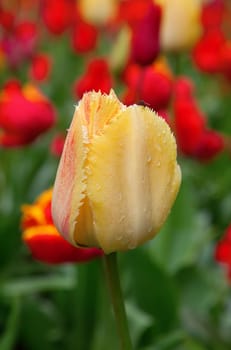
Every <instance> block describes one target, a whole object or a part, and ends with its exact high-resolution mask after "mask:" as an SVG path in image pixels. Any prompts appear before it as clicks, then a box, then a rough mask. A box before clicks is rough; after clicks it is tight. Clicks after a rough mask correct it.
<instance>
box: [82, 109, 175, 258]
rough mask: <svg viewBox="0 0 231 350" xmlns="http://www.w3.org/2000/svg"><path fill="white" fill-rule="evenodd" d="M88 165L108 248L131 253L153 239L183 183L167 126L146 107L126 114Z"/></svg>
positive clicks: (93, 150) (100, 233) (95, 147)
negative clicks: (130, 251)
mask: <svg viewBox="0 0 231 350" xmlns="http://www.w3.org/2000/svg"><path fill="white" fill-rule="evenodd" d="M88 164H89V170H90V172H89V175H88V180H87V195H88V198H89V201H90V203H91V204H90V205H91V210H92V213H93V221H94V229H95V235H96V238H97V241H98V242H99V245H100V246H101V247H102V249H103V250H104V251H105V252H106V253H110V252H112V251H116V250H127V249H129V248H130V249H131V248H134V247H136V246H137V245H140V244H141V243H143V242H145V241H146V240H148V239H150V238H152V237H153V236H154V235H155V233H156V232H157V231H158V230H159V228H160V226H161V225H162V224H163V221H164V220H165V219H166V216H167V214H168V212H169V210H170V208H171V206H172V203H173V201H174V199H175V196H176V193H177V191H178V188H179V184H180V171H179V168H178V165H177V163H176V144H175V139H174V137H173V135H172V134H171V131H170V129H169V127H168V125H167V124H166V123H165V121H164V120H162V119H161V118H160V117H158V116H157V115H156V114H155V113H154V112H152V111H151V110H149V109H147V108H143V107H141V106H131V107H129V108H127V109H125V110H124V111H122V112H121V114H120V115H119V116H118V117H117V118H116V119H115V120H114V121H112V122H111V124H110V125H108V127H107V128H106V129H105V132H104V133H103V134H102V135H100V136H96V137H95V138H94V139H93V140H92V144H91V147H90V150H89V154H88Z"/></svg>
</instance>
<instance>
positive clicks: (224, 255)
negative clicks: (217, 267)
mask: <svg viewBox="0 0 231 350" xmlns="http://www.w3.org/2000/svg"><path fill="white" fill-rule="evenodd" d="M214 257H215V260H216V261H218V262H219V263H221V264H223V265H224V266H225V267H226V269H227V276H228V279H229V281H230V282H231V225H230V226H228V228H227V229H226V231H225V234H224V236H223V237H222V239H221V240H220V241H219V242H218V243H217V245H216V248H215V252H214Z"/></svg>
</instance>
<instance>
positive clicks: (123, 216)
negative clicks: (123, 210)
mask: <svg viewBox="0 0 231 350" xmlns="http://www.w3.org/2000/svg"><path fill="white" fill-rule="evenodd" d="M124 219H125V215H122V216H121V217H120V219H119V223H121V222H122V221H124Z"/></svg>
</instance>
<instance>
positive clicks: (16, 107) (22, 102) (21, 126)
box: [0, 81, 55, 147]
mask: <svg viewBox="0 0 231 350" xmlns="http://www.w3.org/2000/svg"><path fill="white" fill-rule="evenodd" d="M54 122H55V112H54V108H53V106H52V105H51V103H50V101H49V100H48V99H47V98H46V97H45V96H44V95H43V94H42V93H41V92H40V91H39V90H38V89H37V88H36V87H35V86H33V85H32V84H26V85H24V86H22V87H21V86H20V84H19V82H17V81H16V82H11V83H9V84H7V85H6V86H5V87H4V89H3V91H2V93H1V96H0V128H1V134H0V145H1V146H5V147H10V146H22V145H25V144H28V143H30V142H32V141H34V140H35V139H36V138H37V137H38V136H39V135H40V134H42V133H44V132H45V131H47V130H48V129H49V128H51V127H52V126H53V125H54Z"/></svg>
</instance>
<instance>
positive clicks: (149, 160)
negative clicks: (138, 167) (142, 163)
mask: <svg viewBox="0 0 231 350" xmlns="http://www.w3.org/2000/svg"><path fill="white" fill-rule="evenodd" d="M151 160H152V157H151V156H150V155H149V156H148V158H147V163H150V162H151Z"/></svg>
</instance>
